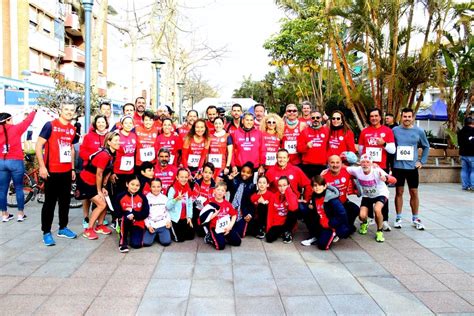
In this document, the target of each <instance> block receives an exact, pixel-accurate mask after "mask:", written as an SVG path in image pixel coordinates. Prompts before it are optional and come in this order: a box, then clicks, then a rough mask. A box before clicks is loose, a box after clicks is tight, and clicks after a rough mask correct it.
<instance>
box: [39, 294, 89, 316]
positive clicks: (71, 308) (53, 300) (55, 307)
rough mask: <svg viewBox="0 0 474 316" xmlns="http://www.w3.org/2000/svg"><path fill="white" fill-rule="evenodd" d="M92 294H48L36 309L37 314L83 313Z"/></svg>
mask: <svg viewBox="0 0 474 316" xmlns="http://www.w3.org/2000/svg"><path fill="white" fill-rule="evenodd" d="M94 299H95V297H94V296H79V295H74V296H64V295H53V296H50V297H49V298H48V299H47V300H46V301H45V302H44V303H43V304H42V305H41V306H40V307H39V308H38V309H37V310H36V312H35V313H36V314H38V315H83V314H84V313H85V312H86V311H87V309H88V308H89V306H90V305H91V303H92V301H93V300H94Z"/></svg>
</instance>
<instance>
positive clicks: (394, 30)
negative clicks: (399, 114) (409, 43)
mask: <svg viewBox="0 0 474 316" xmlns="http://www.w3.org/2000/svg"><path fill="white" fill-rule="evenodd" d="M392 5H393V6H394V7H395V10H394V11H395V12H392V13H393V15H394V16H392V18H391V22H390V26H391V28H392V30H391V32H390V33H391V35H392V37H393V38H392V49H391V56H392V67H391V68H392V70H391V72H390V80H389V81H388V96H387V111H388V112H389V113H393V93H394V89H395V70H396V68H397V50H398V12H399V2H398V1H393V2H392Z"/></svg>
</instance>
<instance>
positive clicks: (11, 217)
mask: <svg viewBox="0 0 474 316" xmlns="http://www.w3.org/2000/svg"><path fill="white" fill-rule="evenodd" d="M12 219H13V214H8V216H7V217H2V222H4V223H6V222H9V221H10V220H12Z"/></svg>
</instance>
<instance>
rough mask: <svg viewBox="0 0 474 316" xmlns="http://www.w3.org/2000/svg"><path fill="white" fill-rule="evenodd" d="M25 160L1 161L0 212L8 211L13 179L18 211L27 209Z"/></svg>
mask: <svg viewBox="0 0 474 316" xmlns="http://www.w3.org/2000/svg"><path fill="white" fill-rule="evenodd" d="M24 172H25V165H24V164H23V160H0V210H2V211H6V210H7V194H8V187H9V185H10V180H11V179H13V184H14V185H15V191H16V202H17V204H18V210H19V211H23V209H24V208H25V194H24V193H23V173H24Z"/></svg>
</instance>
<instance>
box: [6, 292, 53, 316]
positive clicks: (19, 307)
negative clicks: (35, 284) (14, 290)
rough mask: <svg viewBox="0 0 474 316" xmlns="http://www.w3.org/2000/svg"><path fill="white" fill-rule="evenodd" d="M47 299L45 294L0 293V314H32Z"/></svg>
mask: <svg viewBox="0 0 474 316" xmlns="http://www.w3.org/2000/svg"><path fill="white" fill-rule="evenodd" d="M47 299H48V296H46V295H45V296H42V295H2V296H0V306H1V311H0V314H1V315H32V314H33V313H34V311H35V310H36V309H37V308H38V307H39V306H40V305H41V304H43V302H44V301H46V300H47Z"/></svg>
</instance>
